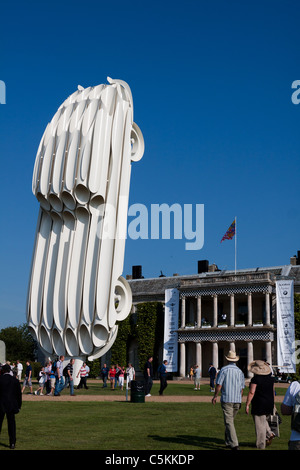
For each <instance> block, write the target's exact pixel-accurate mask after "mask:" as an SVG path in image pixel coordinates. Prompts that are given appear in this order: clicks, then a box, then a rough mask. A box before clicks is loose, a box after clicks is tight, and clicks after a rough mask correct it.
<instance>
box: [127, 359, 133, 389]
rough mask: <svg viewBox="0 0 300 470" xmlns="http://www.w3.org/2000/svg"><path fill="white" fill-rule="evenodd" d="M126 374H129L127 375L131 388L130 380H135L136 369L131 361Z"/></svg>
mask: <svg viewBox="0 0 300 470" xmlns="http://www.w3.org/2000/svg"><path fill="white" fill-rule="evenodd" d="M126 374H127V377H128V387H129V388H130V382H131V381H132V380H135V369H134V367H133V365H132V364H131V362H129V363H128V367H127V369H126Z"/></svg>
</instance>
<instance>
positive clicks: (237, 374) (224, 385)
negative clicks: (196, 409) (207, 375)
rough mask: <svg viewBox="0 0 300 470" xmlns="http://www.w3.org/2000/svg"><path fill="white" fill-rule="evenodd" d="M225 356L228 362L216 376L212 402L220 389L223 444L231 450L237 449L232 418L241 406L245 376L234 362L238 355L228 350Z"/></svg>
mask: <svg viewBox="0 0 300 470" xmlns="http://www.w3.org/2000/svg"><path fill="white" fill-rule="evenodd" d="M225 358H226V359H227V362H228V364H227V365H226V366H224V367H222V369H221V370H220V372H219V374H218V376H217V380H216V389H215V393H214V396H213V399H212V404H213V405H215V404H216V401H217V396H218V394H219V392H220V391H221V407H222V410H223V416H224V424H225V445H226V446H227V447H230V449H232V450H238V449H239V442H238V438H237V435H236V430H235V426H234V418H235V416H236V415H237V413H238V411H239V409H240V408H241V403H242V395H243V390H244V387H245V377H244V374H243V372H242V371H241V369H239V367H237V364H236V363H237V361H238V360H239V356H237V355H236V353H235V351H229V353H228V355H227V356H225Z"/></svg>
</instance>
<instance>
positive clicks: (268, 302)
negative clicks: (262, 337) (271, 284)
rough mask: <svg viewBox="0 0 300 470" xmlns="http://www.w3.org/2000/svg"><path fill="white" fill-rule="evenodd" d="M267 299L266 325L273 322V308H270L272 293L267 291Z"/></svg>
mask: <svg viewBox="0 0 300 470" xmlns="http://www.w3.org/2000/svg"><path fill="white" fill-rule="evenodd" d="M265 299H266V325H270V323H271V315H270V314H271V310H270V293H269V292H266V294H265Z"/></svg>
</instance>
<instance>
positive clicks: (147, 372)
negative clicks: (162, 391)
mask: <svg viewBox="0 0 300 470" xmlns="http://www.w3.org/2000/svg"><path fill="white" fill-rule="evenodd" d="M152 361H153V357H152V356H149V357H148V359H147V361H146V364H145V367H144V379H145V396H146V397H151V394H150V392H151V388H152V385H153V366H152Z"/></svg>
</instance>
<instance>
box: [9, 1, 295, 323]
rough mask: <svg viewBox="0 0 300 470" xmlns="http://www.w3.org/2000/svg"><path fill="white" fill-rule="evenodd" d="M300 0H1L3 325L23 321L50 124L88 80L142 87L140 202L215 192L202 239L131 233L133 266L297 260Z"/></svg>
mask: <svg viewBox="0 0 300 470" xmlns="http://www.w3.org/2000/svg"><path fill="white" fill-rule="evenodd" d="M299 14H300V4H299V3H298V2H293V1H289V0H284V1H283V0H281V1H278V0H273V1H272V2H270V1H268V0H263V1H262V0H260V1H257V0H251V1H250V0H245V1H242V2H241V1H240V0H227V1H224V0H217V1H202V0H193V1H191V0H186V1H185V2H177V1H174V0H173V1H171V0H164V1H157V0H152V2H141V1H135V0H134V1H129V2H124V1H119V0H117V1H114V2H102V1H99V0H97V1H91V0H86V1H85V2H83V1H80V2H79V1H77V0H73V1H69V0H67V1H63V2H58V1H57V0H53V1H51V2H40V1H36V0H31V1H30V2H23V1H22V2H21V1H15V2H5V3H4V4H3V5H2V6H1V30H0V44H1V52H0V54H1V55H0V64H1V68H0V80H3V81H4V82H5V84H6V104H5V105H0V137H1V139H0V155H1V185H0V196H1V275H0V288H1V291H0V329H1V328H4V327H7V326H14V325H20V324H22V323H24V322H25V306H26V295H27V285H28V278H29V271H30V263H31V256H32V250H33V242H34V234H35V228H36V221H37V214H38V203H37V201H36V199H35V197H34V196H33V194H32V192H31V179H32V171H33V165H34V160H35V155H36V150H37V147H38V144H39V141H40V138H41V135H42V133H43V131H44V129H45V126H46V125H47V123H48V122H49V120H50V119H51V117H52V116H53V114H54V113H55V111H56V109H57V108H58V107H59V106H60V104H61V103H62V102H63V101H64V100H65V98H66V97H67V96H69V95H70V94H71V93H72V92H74V91H75V90H76V89H77V85H78V84H80V85H82V86H84V87H87V86H94V85H97V84H100V83H106V78H107V76H110V77H113V78H119V79H123V80H125V81H127V82H128V84H129V85H130V87H131V90H132V93H133V99H134V118H135V122H136V123H137V124H138V125H139V126H140V128H141V130H142V132H143V135H144V139H145V146H146V147H145V154H144V157H143V159H142V160H141V161H140V162H138V163H135V164H133V169H132V179H131V192H130V204H133V203H141V204H144V205H146V206H147V207H149V208H150V205H151V204H154V203H158V204H162V203H167V204H169V205H171V204H174V203H179V204H181V205H183V204H193V205H196V204H204V206H205V219H204V220H205V227H204V229H205V240H204V246H203V248H202V249H201V250H199V251H186V250H185V241H186V240H158V241H156V240H136V241H134V240H130V239H128V240H127V244H126V255H125V265H124V275H126V274H130V273H131V266H132V265H142V266H143V275H144V276H145V277H152V276H154V277H155V276H158V275H159V274H160V271H161V270H162V271H163V273H164V274H165V275H172V274H173V273H175V272H177V273H179V274H192V273H196V272H197V261H198V260H200V259H208V260H209V261H210V262H211V263H213V262H214V263H216V264H217V265H218V266H219V267H220V268H222V269H233V268H234V240H231V241H225V242H224V243H222V244H220V240H221V238H222V236H223V235H224V233H225V231H226V230H227V228H228V227H229V225H230V224H231V222H232V221H233V219H234V217H235V216H236V217H237V220H238V238H237V242H238V243H237V244H238V257H237V264H238V268H240V269H242V268H255V267H257V266H276V265H282V264H288V263H289V259H290V256H292V255H294V254H295V253H296V252H297V250H300V237H299V232H300V222H299V144H300V139H299V131H300V105H298V106H297V105H294V104H293V103H292V101H291V95H292V92H293V90H292V88H291V85H292V82H293V81H294V80H300V60H299V59H300V57H299V55H300V47H299V44H300V28H299V17H300V16H299Z"/></svg>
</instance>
